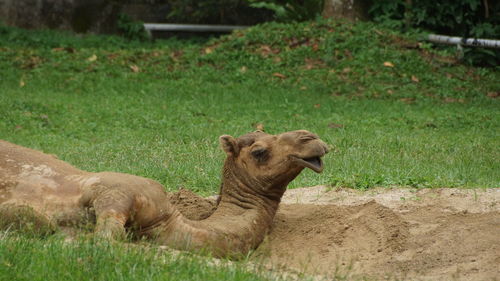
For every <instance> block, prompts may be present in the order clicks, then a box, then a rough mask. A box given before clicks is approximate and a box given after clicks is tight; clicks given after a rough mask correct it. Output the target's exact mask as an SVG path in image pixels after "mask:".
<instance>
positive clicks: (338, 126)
mask: <svg viewBox="0 0 500 281" xmlns="http://www.w3.org/2000/svg"><path fill="white" fill-rule="evenodd" d="M328 128H332V129H340V128H344V125H342V124H337V123H328Z"/></svg>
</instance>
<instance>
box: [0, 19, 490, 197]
mask: <svg viewBox="0 0 500 281" xmlns="http://www.w3.org/2000/svg"><path fill="white" fill-rule="evenodd" d="M0 35H1V37H0V42H1V44H2V45H1V46H2V47H1V49H0V50H1V51H0V69H1V70H0V75H1V77H2V78H1V80H0V81H1V82H0V89H1V96H0V114H1V115H0V116H1V119H0V138H2V139H6V140H9V141H12V142H15V143H18V144H21V145H25V146H29V147H33V148H36V149H41V150H43V151H45V152H48V153H53V154H56V155H58V156H59V157H60V158H61V159H63V160H65V161H68V162H70V163H72V164H74V165H76V166H77V167H79V168H82V169H86V170H90V171H103V170H112V171H120V172H126V173H133V174H137V175H141V176H146V177H150V178H153V179H156V180H158V181H160V182H161V183H162V184H164V185H165V187H166V188H167V189H168V190H176V189H178V188H179V187H181V186H183V187H186V188H190V189H192V190H195V191H197V192H200V193H202V194H204V195H207V194H213V193H216V192H217V187H218V182H219V172H220V168H221V163H222V160H223V157H224V155H223V153H222V152H221V151H220V149H219V148H218V144H217V138H218V136H219V135H222V134H231V135H234V136H238V135H241V134H244V133H246V132H248V131H251V130H253V127H252V124H256V123H261V124H263V125H264V127H265V129H266V131H268V132H271V133H279V132H283V131H288V130H294V129H308V130H310V131H313V132H316V133H318V134H319V135H320V136H321V137H322V139H324V140H325V141H326V142H327V143H328V144H330V146H331V147H332V151H333V153H331V154H329V155H328V156H327V157H326V159H325V160H326V170H325V172H324V173H323V174H321V175H316V174H314V173H312V172H310V171H306V172H304V173H303V174H302V175H301V176H300V177H299V178H298V179H297V180H296V181H295V182H294V183H293V184H292V187H296V186H310V185H316V184H326V185H334V186H337V185H341V186H350V187H356V188H369V187H372V186H390V185H398V186H414V187H424V186H425V187H451V186H459V187H498V186H499V185H500V172H499V171H500V162H499V160H498V159H499V158H500V157H499V150H498V147H500V141H499V139H500V138H499V137H498V135H499V134H498V132H499V130H498V129H499V114H498V109H499V104H498V99H494V98H490V97H488V96H487V94H488V93H498V92H499V91H500V84H499V83H498V80H499V79H500V75H499V72H498V68H497V69H479V68H476V69H475V68H468V67H465V66H461V65H458V64H456V63H454V62H453V60H452V59H451V58H450V57H449V56H448V54H447V53H443V52H436V51H434V50H432V49H431V48H430V47H429V46H426V45H425V44H421V46H420V48H414V47H415V46H416V41H415V40H414V38H413V37H411V36H409V37H408V36H406V37H405V36H403V35H400V34H395V33H392V32H390V31H388V30H384V29H382V28H381V27H377V26H374V25H372V24H368V23H361V24H357V25H352V24H345V23H344V24H342V23H337V22H328V21H320V22H310V23H303V24H292V25H284V24H266V25H263V26H258V27H254V28H251V29H249V30H246V31H241V32H238V33H235V34H232V35H229V36H226V37H223V38H221V39H216V40H212V41H210V42H207V43H203V42H194V41H187V42H186V41H176V40H169V41H156V42H154V43H140V42H129V41H126V40H123V39H121V38H118V37H109V36H108V37H104V36H84V37H76V36H72V35H69V34H61V33H55V32H50V31H45V32H33V31H31V32H27V31H23V30H17V29H12V28H5V27H4V28H2V29H1V30H0ZM414 37H415V36H414ZM408 46H409V47H408ZM62 48H66V49H62ZM384 62H390V63H392V64H393V65H394V67H387V66H384ZM135 67H137V68H136V70H139V71H138V72H134V71H133V69H132V68H135ZM276 73H280V74H283V75H285V79H282V78H280V77H278V76H280V75H278V74H276ZM412 76H414V79H413V80H412ZM415 78H416V79H418V82H415V81H414V80H415ZM335 124H340V125H342V126H336V125H335ZM332 127H333V128H332ZM335 127H341V128H335Z"/></svg>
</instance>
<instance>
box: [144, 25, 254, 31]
mask: <svg viewBox="0 0 500 281" xmlns="http://www.w3.org/2000/svg"><path fill="white" fill-rule="evenodd" d="M144 28H145V29H146V31H148V32H150V31H153V30H159V31H192V32H231V31H233V30H235V29H245V28H248V26H242V25H210V24H171V23H145V24H144Z"/></svg>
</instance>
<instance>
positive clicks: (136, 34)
mask: <svg viewBox="0 0 500 281" xmlns="http://www.w3.org/2000/svg"><path fill="white" fill-rule="evenodd" d="M117 27H118V30H119V31H120V32H121V34H122V35H123V36H124V37H125V38H128V39H131V40H146V39H149V36H148V34H147V32H146V30H145V29H144V23H143V22H141V21H135V20H134V19H132V17H130V16H129V15H127V14H120V15H118V22H117Z"/></svg>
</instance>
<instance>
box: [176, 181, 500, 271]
mask: <svg viewBox="0 0 500 281" xmlns="http://www.w3.org/2000/svg"><path fill="white" fill-rule="evenodd" d="M172 198H173V199H175V200H172V201H173V202H174V203H176V204H177V206H178V207H179V209H180V210H181V212H183V213H184V214H185V215H186V216H188V217H190V218H193V219H200V218H203V217H205V216H206V215H207V214H209V213H210V212H211V210H213V208H214V207H215V205H214V204H213V203H212V202H213V200H211V199H202V198H200V197H197V196H196V195H194V194H192V193H190V192H188V191H185V190H183V191H181V192H180V193H178V194H177V195H173V197H172ZM207 201H209V202H208V203H207ZM186 202H189V204H185V203H186ZM499 202H500V189H488V190H463V189H421V190H410V189H375V190H370V191H367V192H359V191H354V190H349V189H339V190H328V189H327V188H325V187H321V186H320V187H312V188H302V189H293V190H289V191H287V192H286V194H285V196H284V198H283V204H282V205H281V206H280V210H279V211H278V214H277V215H276V218H275V223H274V227H273V229H272V231H271V233H270V235H269V236H268V239H267V240H266V241H265V242H264V243H263V244H262V245H261V246H260V247H259V248H258V249H257V251H256V252H255V253H254V255H253V258H254V259H255V260H265V261H266V262H267V263H270V264H272V265H273V266H276V267H279V268H282V269H283V268H284V269H288V270H293V271H299V272H305V273H307V274H311V275H315V276H323V277H325V278H327V279H331V278H332V277H343V278H347V279H361V278H365V277H367V278H369V279H390V280H393V279H411V280H450V279H452V280H496V279H500V269H499V266H498V265H499V264H500V204H499Z"/></svg>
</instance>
